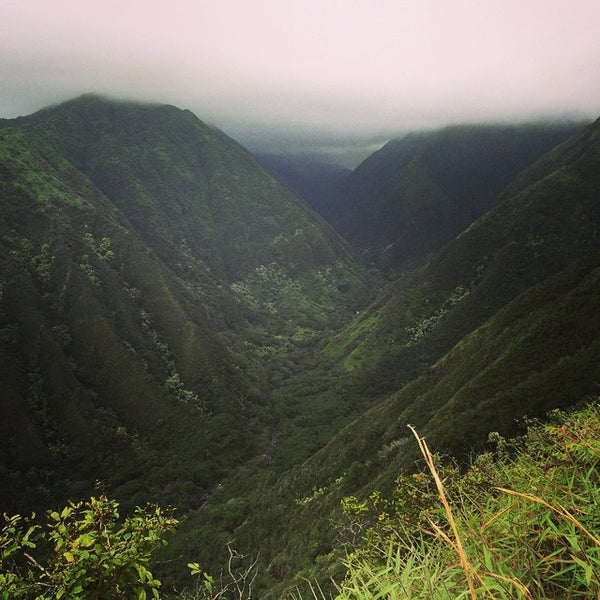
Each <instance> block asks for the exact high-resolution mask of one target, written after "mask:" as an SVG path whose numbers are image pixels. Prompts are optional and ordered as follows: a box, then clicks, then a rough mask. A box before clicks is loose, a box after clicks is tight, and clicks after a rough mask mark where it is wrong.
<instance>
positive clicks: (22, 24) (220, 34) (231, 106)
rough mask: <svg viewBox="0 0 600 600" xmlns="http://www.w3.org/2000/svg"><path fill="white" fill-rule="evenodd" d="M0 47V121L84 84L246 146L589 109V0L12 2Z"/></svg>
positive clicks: (587, 112)
mask: <svg viewBox="0 0 600 600" xmlns="http://www.w3.org/2000/svg"><path fill="white" fill-rule="evenodd" d="M0 54H1V55H2V61H1V62H0V116H3V117H14V116H17V115H21V114H27V113H30V112H33V111H34V110H37V109H39V108H42V107H43V106H45V105H47V104H51V103H56V102H59V101H61V100H65V99H68V98H70V97H73V96H76V95H79V94H82V93H86V92H99V93H104V94H108V95H114V96H118V97H127V98H131V99H140V100H151V101H157V102H166V103H171V104H176V105H178V106H181V107H185V108H190V109H191V110H193V111H194V112H195V113H196V114H197V115H198V116H199V117H200V118H201V119H203V120H205V121H208V122H210V123H212V124H214V125H216V126H218V127H220V128H221V129H223V130H224V131H225V132H227V133H228V134H230V135H231V136H233V137H235V138H236V139H239V140H240V141H241V142H242V143H243V144H246V145H248V146H251V147H252V146H254V147H257V148H260V149H262V150H265V149H266V148H267V147H268V146H271V148H272V149H276V148H277V147H284V146H293V145H294V144H295V145H296V146H297V147H300V146H302V145H304V146H311V145H312V147H319V146H321V147H328V148H330V149H333V148H336V147H337V148H344V147H346V144H362V146H363V147H365V148H366V147H369V146H376V145H377V144H379V141H380V140H385V139H389V137H392V136H393V135H397V134H398V133H401V132H403V131H407V130H411V129H420V128H429V127H435V126H441V125H444V124H448V123H456V122H481V121H496V122H497V121H511V120H512V121H515V120H517V121H518V120H532V119H537V118H559V117H568V116H571V117H576V118H581V117H588V118H592V117H594V116H597V113H598V112H600V100H599V99H600V19H598V6H597V2H596V0H570V1H569V2H552V3H550V2H545V3H542V2H539V1H537V0H503V1H500V0H490V1H489V2H476V1H475V0H455V1H454V2H452V3H450V2H446V1H445V0H420V1H418V2H417V1H416V0H415V1H407V2H398V1H397V0H379V1H378V2H375V3H374V2H367V1H364V0H348V1H347V2H335V1H333V0H328V1H322V0H320V1H319V2H316V1H313V0H310V1H307V0H303V1H302V2H301V1H300V0H290V1H289V2H285V3H282V2H279V1H277V0H253V2H241V1H235V0H222V1H221V2H208V1H204V0H200V1H197V0H194V1H192V0H172V1H171V2H169V3H166V2H156V1H149V2H144V3H141V2H133V1H129V2H127V1H126V2H119V3H117V2H113V1H112V0H110V1H107V0H104V1H103V2H99V1H96V0H90V1H89V2H83V3H82V2H75V1H74V0H71V1H69V0H57V1H56V2H51V3H50V2H48V3H40V2H37V1H34V0H22V1H21V2H19V3H16V2H6V3H3V5H2V6H1V7H0Z"/></svg>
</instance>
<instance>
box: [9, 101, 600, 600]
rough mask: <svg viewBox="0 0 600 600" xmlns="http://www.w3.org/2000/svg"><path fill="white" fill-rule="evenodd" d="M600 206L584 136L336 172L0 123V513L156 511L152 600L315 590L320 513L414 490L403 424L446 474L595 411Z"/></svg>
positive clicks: (525, 128) (456, 136)
mask: <svg viewBox="0 0 600 600" xmlns="http://www.w3.org/2000/svg"><path fill="white" fill-rule="evenodd" d="M269 169H270V170H272V173H271V171H270V170H269ZM298 196H302V199H300V198H299V197H298ZM599 198H600V121H596V122H594V123H591V124H584V123H556V124H552V123H544V124H529V125H514V126H512V125H511V126H496V125H489V126H479V125H478V126H470V125H465V126H453V127H448V128H444V129H441V130H437V131H431V132H417V133H414V134H409V135H407V136H405V137H403V138H401V139H397V140H391V141H390V142H389V143H388V144H387V145H386V146H384V147H383V148H382V149H381V150H379V151H378V152H376V153H375V154H373V155H371V156H370V157H369V158H367V159H366V160H365V161H364V162H363V163H361V164H360V165H359V166H358V167H357V168H356V169H355V170H354V171H352V172H349V171H347V170H345V169H342V168H337V167H335V166H333V165H324V164H320V163H318V162H317V161H316V160H314V159H310V160H309V159H307V158H306V157H305V158H298V157H297V156H296V157H291V156H288V157H286V156H279V157H273V156H270V157H266V156H262V157H257V158H255V157H253V156H252V155H251V154H250V153H249V152H248V151H246V150H245V149H244V148H243V147H241V146H240V145H239V144H238V143H237V142H235V141H234V140H232V139H230V138H229V137H228V136H227V135H226V134H225V133H223V132H221V131H219V130H216V129H214V128H212V127H210V126H208V125H207V124H205V123H204V122H202V121H201V120H200V119H198V118H197V117H196V116H195V115H193V114H192V113H191V112H190V111H188V110H181V109H179V108H176V107H173V106H167V105H158V104H157V105H151V104H138V103H133V102H122V101H116V100H110V99H107V98H103V97H100V96H95V95H85V96H82V97H80V98H77V99H74V100H71V101H68V102H66V103H63V104H60V105H57V106H53V107H49V108H47V109H44V110H42V111H40V112H37V113H34V114H32V115H29V116H26V117H19V118H17V119H4V120H0V203H1V205H2V207H1V220H0V365H1V366H0V369H1V371H0V389H1V390H2V394H1V400H0V509H1V510H2V512H5V513H9V514H10V513H15V512H19V513H21V514H24V513H29V512H31V511H37V512H38V513H43V512H44V511H45V510H47V509H49V508H52V509H57V508H58V507H59V506H61V505H63V504H64V503H65V502H67V501H68V500H69V499H71V500H75V501H77V500H80V499H83V498H85V497H89V496H90V495H91V494H94V493H98V490H104V491H105V492H106V493H107V494H108V495H109V496H110V497H114V498H116V499H117V500H118V501H119V502H120V503H121V505H122V507H123V511H130V510H132V509H133V508H134V507H135V506H138V505H144V504H145V503H147V502H156V503H158V504H159V505H160V506H164V507H168V506H170V507H173V508H174V510H175V514H176V516H177V518H178V519H179V520H180V524H179V526H178V528H177V530H176V531H175V532H174V533H173V534H172V535H171V536H170V537H169V539H168V542H169V543H168V545H167V546H166V548H164V549H163V550H161V551H160V553H159V555H158V557H157V559H158V563H157V568H156V573H157V575H158V576H159V578H160V579H161V580H162V581H163V586H164V587H163V592H161V594H162V593H164V595H165V597H169V595H170V594H171V595H174V594H175V591H177V590H179V591H181V590H182V589H185V588H186V587H187V586H188V585H189V582H190V575H189V569H188V568H187V567H186V565H187V564H188V563H199V564H200V565H202V569H203V570H205V572H207V573H212V574H215V575H217V574H219V573H221V572H223V571H224V570H225V569H226V565H227V564H228V558H229V557H230V556H231V555H230V552H231V548H235V552H236V556H237V554H239V556H243V557H245V559H243V560H242V559H240V561H239V563H240V564H239V565H237V566H239V568H240V569H241V571H242V572H243V570H244V569H245V568H247V567H248V565H253V566H255V567H256V569H257V574H256V579H255V580H254V596H253V597H256V598H262V599H269V598H284V597H294V596H293V594H296V596H295V597H300V596H299V595H298V594H310V591H309V588H310V585H308V584H307V582H318V585H322V586H324V587H323V589H329V587H327V586H331V585H332V584H331V580H332V579H333V580H334V581H336V582H338V583H339V582H341V581H342V580H343V578H344V574H345V572H346V571H345V568H344V566H343V562H344V556H345V551H346V550H347V549H348V545H346V544H347V543H348V542H347V540H345V541H341V538H340V530H341V529H343V527H342V524H343V523H344V519H345V518H346V517H345V516H344V515H345V513H343V512H342V509H341V507H342V502H343V499H344V498H349V497H353V498H357V499H358V500H357V502H358V501H359V500H360V501H362V500H364V501H366V500H365V499H367V498H370V497H371V494H372V493H374V491H375V490H377V493H381V494H382V495H386V496H387V497H392V496H393V494H394V493H396V492H395V490H396V489H397V481H398V478H401V477H411V476H412V475H413V474H414V473H415V472H416V471H417V470H418V469H420V468H421V466H422V465H421V463H420V460H421V459H420V455H419V449H418V446H417V445H416V444H415V443H414V439H412V438H411V434H410V432H409V431H408V429H407V427H406V426H407V424H411V425H414V426H415V427H416V428H417V430H418V431H419V434H420V435H421V436H425V437H426V439H427V443H428V444H429V445H430V447H432V448H435V450H436V452H440V453H442V454H444V455H449V456H452V457H453V458H454V460H455V461H456V464H457V465H458V466H457V468H458V469H459V470H462V472H464V471H465V470H466V468H467V465H468V464H471V462H472V461H473V460H475V459H474V458H473V457H475V456H477V455H480V454H482V453H485V452H486V451H487V450H489V447H490V446H489V441H488V436H489V434H490V432H495V433H496V435H498V436H500V438H502V439H506V438H513V437H515V436H519V435H523V434H524V433H525V432H526V430H527V426H528V421H526V419H545V418H546V416H547V414H548V413H549V412H550V411H552V410H556V409H560V410H562V411H570V410H573V409H578V410H583V407H584V406H585V405H587V404H588V403H590V402H592V401H593V400H594V399H595V398H596V397H597V396H598V382H600V360H599V359H600V316H599V313H598V306H599V295H600V202H599ZM317 213H318V214H317ZM589 418H590V419H591V418H592V417H589ZM596 439H597V438H596ZM594 443H596V442H594ZM586 464H587V463H586ZM346 516H347V515H346ZM382 520H384V519H382ZM352 543H355V544H357V545H358V544H359V540H358V539H356V540H352ZM289 594H291V595H289ZM174 597H175V596H174ZM305 597H310V595H306V596H305Z"/></svg>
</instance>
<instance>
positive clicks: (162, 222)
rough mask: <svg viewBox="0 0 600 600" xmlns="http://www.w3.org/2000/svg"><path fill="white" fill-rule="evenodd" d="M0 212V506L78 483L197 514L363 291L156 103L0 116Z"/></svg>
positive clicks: (230, 155) (238, 168) (233, 148)
mask: <svg viewBox="0 0 600 600" xmlns="http://www.w3.org/2000/svg"><path fill="white" fill-rule="evenodd" d="M0 202H1V203H2V207H1V213H0V214H1V220H0V289H1V303H0V357H1V360H0V362H1V364H2V367H1V368H2V374H1V376H0V379H1V382H0V385H1V387H2V400H1V402H0V440H1V441H0V464H1V465H2V466H1V467H0V468H1V469H2V471H3V473H2V475H3V476H2V478H1V481H2V484H1V485H2V489H1V490H0V499H1V502H2V508H3V509H4V510H8V509H10V508H11V507H12V508H14V507H18V508H19V509H20V510H23V509H24V508H27V507H29V506H40V505H44V504H45V503H46V502H48V501H50V500H51V499H52V500H54V499H56V498H63V497H65V496H67V495H69V496H77V495H78V494H80V493H86V491H89V489H90V488H91V486H92V485H93V483H94V480H95V479H100V480H102V481H104V482H105V483H106V484H107V485H110V486H113V487H114V488H115V490H116V492H115V493H117V495H119V497H126V498H127V500H128V501H129V502H140V501H143V500H144V499H147V498H154V499H158V500H164V501H165V502H169V503H173V502H174V503H176V504H179V505H180V506H182V507H185V506H194V505H197V504H199V503H200V502H202V499H203V498H204V496H205V495H206V493H207V491H208V490H209V489H210V488H211V487H212V486H213V485H214V483H215V482H216V481H218V480H220V479H221V478H222V477H223V476H224V474H225V473H227V472H228V471H229V470H230V469H231V468H232V467H233V466H235V465H238V464H240V463H242V462H244V461H245V460H247V459H248V458H250V457H252V456H256V455H261V454H262V453H263V452H264V451H265V449H266V448H267V447H268V444H269V424H270V422H271V421H272V415H271V408H270V406H269V394H270V387H271V384H270V379H271V378H272V372H273V371H274V370H276V369H279V371H283V374H284V375H285V373H286V369H288V370H289V368H288V367H287V366H286V365H285V363H284V361H283V358H284V357H285V354H286V352H287V351H288V350H289V349H290V348H293V347H294V346H295V345H296V344H297V343H299V342H302V343H304V344H308V343H311V340H313V338H315V337H316V336H317V335H322V334H323V331H324V330H327V329H328V328H331V327H334V326H338V325H339V324H340V323H342V322H343V321H344V320H345V319H347V317H348V315H350V314H352V313H353V312H354V310H355V309H356V307H357V306H358V305H359V304H360V303H361V302H364V299H365V298H367V297H368V294H370V293H371V291H370V290H369V287H368V286H370V285H371V283H372V279H371V278H370V276H368V275H367V273H366V272H365V271H364V270H363V269H361V267H359V266H358V265H357V264H356V262H355V261H354V260H353V258H352V256H351V253H350V251H349V249H348V247H347V245H346V244H345V243H344V242H342V241H341V240H340V239H339V237H338V236H337V235H336V234H335V233H334V232H333V231H332V230H331V229H329V228H328V227H327V226H326V225H325V224H324V223H323V222H322V221H321V220H320V219H319V218H318V217H316V216H314V215H313V214H312V213H311V212H310V211H309V210H308V209H307V208H306V207H305V206H304V205H303V204H302V203H301V202H299V201H298V200H297V199H296V198H295V197H294V196H292V194H291V193H289V192H288V191H287V190H285V189H284V188H282V187H281V186H280V185H279V184H278V183H277V182H276V181H275V180H274V179H273V178H272V177H271V176H270V175H268V174H267V173H266V172H265V171H264V170H263V169H262V168H261V167H260V166H259V165H258V164H257V163H256V162H255V160H254V159H253V158H252V157H251V156H250V155H249V154H248V153H247V152H246V151H245V150H243V149H242V148H241V147H240V146H238V145H237V144H236V143H235V142H232V141H231V140H229V139H228V138H227V137H226V136H224V135H223V134H221V133H219V132H215V131H213V130H211V129H210V128H209V127H207V126H206V125H204V124H203V123H202V122H201V121H199V120H198V119H197V118H196V117H195V116H194V115H192V114H191V113H190V112H188V111H181V110H179V109H176V108H174V107H170V106H141V105H136V104H130V103H120V102H113V101H108V100H105V99H102V98H98V97H95V96H85V97H82V98H80V99H77V100H74V101H71V102H68V103H65V104H63V105H60V106H58V107H54V108H51V109H47V110H44V111H41V112H39V113H36V114H35V115H32V116H30V117H25V118H20V119H16V120H14V121H3V122H2V127H1V128H0ZM281 363H284V364H283V365H282V364H281Z"/></svg>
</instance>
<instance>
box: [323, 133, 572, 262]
mask: <svg viewBox="0 0 600 600" xmlns="http://www.w3.org/2000/svg"><path fill="white" fill-rule="evenodd" d="M581 126H582V125H575V124H567V125H563V124H548V125H522V126H491V125H480V126H467V125H464V126H453V127H448V128H446V129H442V130H438V131H433V132H428V133H416V134H410V135H408V136H406V137H404V138H401V139H397V140H393V141H391V142H389V143H388V144H386V145H385V146H384V147H383V148H382V149H381V150H379V151H378V152H376V153H375V154H373V155H371V156H370V157H369V158H368V159H366V160H365V161H364V162H363V163H362V164H361V165H359V166H358V167H357V168H356V169H355V171H354V172H353V173H352V174H351V175H350V176H349V178H348V179H347V181H346V184H345V189H344V198H345V204H344V206H343V209H342V210H343V212H339V213H338V215H337V217H334V218H333V220H332V222H333V224H334V225H335V227H336V229H338V231H340V233H341V234H342V235H343V236H344V237H345V238H346V239H347V240H349V241H350V242H351V243H352V244H353V245H354V246H355V247H356V248H357V249H359V250H360V251H361V252H363V253H364V254H365V256H366V257H367V258H368V260H370V261H372V262H373V263H375V264H377V265H378V266H380V267H382V268H384V269H392V270H403V269H405V268H407V267H410V266H411V265H414V264H415V263H418V262H419V261H421V260H422V259H423V258H425V257H427V256H428V255H430V254H431V253H433V252H435V251H436V250H438V249H439V248H441V247H442V246H443V245H444V244H446V243H447V242H449V241H450V240H451V239H452V238H453V237H455V236H456V235H457V234H458V233H460V231H461V230H462V229H463V228H465V227H466V226H468V225H469V224H470V223H471V222H473V221H474V220H475V219H476V218H478V217H479V216H481V215H482V214H484V213H485V212H486V211H487V210H489V209H490V208H491V207H492V206H494V204H495V203H496V200H497V196H498V194H500V192H502V190H503V189H504V188H505V187H506V186H507V185H508V184H509V183H510V182H511V180H512V179H513V178H514V177H516V175H517V174H518V173H519V172H520V171H522V170H523V169H524V168H525V167H527V166H528V165H530V164H531V163H532V162H533V161H535V160H536V159H537V158H539V157H540V156H541V155H543V154H545V153H546V152H548V151H549V150H551V149H552V148H553V147H554V146H556V145H558V144H559V143H560V142H562V141H564V140H566V139H567V138H568V137H570V136H571V135H573V134H574V133H575V132H576V131H577V130H578V129H579V128H580V127H581Z"/></svg>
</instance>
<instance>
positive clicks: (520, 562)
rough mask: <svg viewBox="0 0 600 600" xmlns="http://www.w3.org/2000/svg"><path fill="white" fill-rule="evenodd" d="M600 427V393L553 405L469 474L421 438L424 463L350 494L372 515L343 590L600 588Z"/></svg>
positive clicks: (343, 595)
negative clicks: (591, 399) (391, 485)
mask: <svg viewBox="0 0 600 600" xmlns="http://www.w3.org/2000/svg"><path fill="white" fill-rule="evenodd" d="M599 432H600V404H598V403H593V404H591V405H589V406H588V407H586V408H584V409H582V410H580V411H578V412H575V413H573V414H565V413H561V412H558V411H555V412H554V413H553V414H552V416H551V421H550V422H549V423H547V424H544V425H535V426H533V427H531V428H530V430H529V432H528V434H527V435H526V436H524V437H523V438H520V439H517V440H514V441H513V442H511V443H507V442H506V441H505V440H503V439H502V438H500V437H499V436H492V438H491V439H493V440H494V441H495V442H496V451H495V452H494V453H486V454H482V455H480V456H479V457H478V458H477V459H476V460H475V461H474V463H473V464H472V465H471V467H470V468H469V469H468V470H467V471H466V472H465V473H464V474H461V473H460V471H459V470H458V469H457V468H456V467H455V466H454V465H452V463H448V462H447V461H444V460H442V459H440V458H439V457H435V458H434V457H433V456H432V455H431V452H430V451H429V449H428V447H427V445H426V443H425V442H424V440H423V439H422V438H418V437H417V439H418V442H419V445H420V448H421V451H422V453H423V456H424V457H425V461H426V464H427V466H428V469H427V470H425V471H422V472H420V473H416V474H415V475H413V476H411V477H401V478H399V479H398V483H397V488H396V490H395V492H394V495H393V497H392V498H391V499H388V500H385V499H382V498H381V496H380V495H379V494H372V495H371V497H370V498H369V499H367V500H365V501H363V502H358V501H356V502H354V503H351V504H347V506H351V507H352V508H353V511H350V512H351V514H350V516H349V517H348V518H353V519H354V520H356V519H357V518H363V519H370V526H369V527H368V529H367V533H366V534H365V535H364V537H363V538H362V541H361V542H360V543H359V544H358V545H357V546H354V547H352V546H350V547H347V552H348V553H347V558H346V560H345V561H344V564H345V566H346V568H347V572H346V576H345V578H344V579H343V581H340V582H338V583H337V584H336V593H335V597H336V599H337V600H362V599H367V598H369V599H374V598H387V599H407V600H409V599H410V600H412V599H415V598H423V599H425V598H427V599H431V598H436V599H440V600H442V599H443V600H446V599H447V600H451V599H452V600H454V599H456V598H471V599H472V600H475V599H477V598H482V599H483V598H497V599H507V600H508V599H514V598H526V599H531V600H532V599H534V598H535V599H536V600H550V599H552V600H561V599H565V600H566V599H571V598H598V597H600V512H599V511H598V506H600V480H599V476H598V466H599V463H600V433H599ZM308 597H310V594H309V596H308ZM315 597H319V596H317V595H315Z"/></svg>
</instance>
